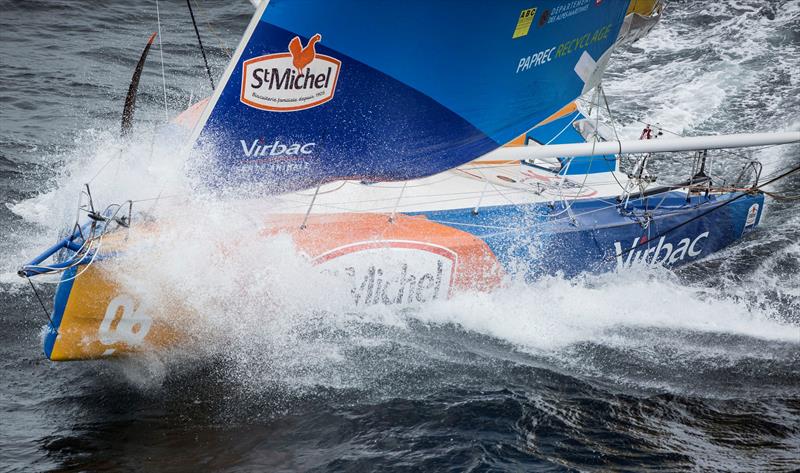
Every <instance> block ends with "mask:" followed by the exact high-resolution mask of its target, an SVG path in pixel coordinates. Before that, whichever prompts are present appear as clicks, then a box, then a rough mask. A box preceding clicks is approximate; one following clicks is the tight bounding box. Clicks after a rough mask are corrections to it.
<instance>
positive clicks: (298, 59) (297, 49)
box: [289, 33, 322, 72]
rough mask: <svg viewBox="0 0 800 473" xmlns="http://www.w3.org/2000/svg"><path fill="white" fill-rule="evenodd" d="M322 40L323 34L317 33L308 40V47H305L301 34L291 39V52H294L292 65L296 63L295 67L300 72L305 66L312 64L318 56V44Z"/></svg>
mask: <svg viewBox="0 0 800 473" xmlns="http://www.w3.org/2000/svg"><path fill="white" fill-rule="evenodd" d="M321 40H322V35H320V34H319V33H318V34H315V35H314V36H312V37H311V39H310V40H308V44H307V45H306V47H305V48H304V47H303V43H302V42H301V41H300V37H299V36H295V37H294V38H293V39H292V40H291V41H289V52H290V53H292V65H294V67H295V69H297V71H298V72H300V71H302V70H303V68H304V67H306V66H307V65H309V64H311V61H313V60H314V58H315V57H316V56H317V51H316V49H315V47H316V44H317V43H318V42H319V41H321Z"/></svg>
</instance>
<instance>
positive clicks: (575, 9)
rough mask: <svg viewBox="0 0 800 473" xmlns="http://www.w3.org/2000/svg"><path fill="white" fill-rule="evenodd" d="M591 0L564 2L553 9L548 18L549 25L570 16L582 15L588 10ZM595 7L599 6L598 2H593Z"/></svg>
mask: <svg viewBox="0 0 800 473" xmlns="http://www.w3.org/2000/svg"><path fill="white" fill-rule="evenodd" d="M590 3H591V0H573V1H571V2H564V3H562V4H561V5H559V6H557V7H555V8H553V10H552V12H551V16H550V20H549V21H550V23H557V22H559V21H561V20H565V19H567V18H569V17H571V16H575V15H577V14H579V13H583V12H585V11H587V10H589V6H590ZM594 3H595V5H599V4H600V3H599V2H596V1H595V2H594Z"/></svg>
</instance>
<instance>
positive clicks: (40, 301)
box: [25, 276, 58, 335]
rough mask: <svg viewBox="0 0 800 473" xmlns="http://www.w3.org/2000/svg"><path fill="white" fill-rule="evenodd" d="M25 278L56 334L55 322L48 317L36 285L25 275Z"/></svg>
mask: <svg viewBox="0 0 800 473" xmlns="http://www.w3.org/2000/svg"><path fill="white" fill-rule="evenodd" d="M25 279H26V280H27V281H28V284H30V285H31V289H33V294H34V295H36V299H37V300H38V301H39V305H40V306H42V311H43V312H44V315H45V317H47V321H48V322H50V327H51V328H52V329H53V330H54V331H55V332H56V335H58V329H56V324H54V323H53V318H52V317H50V311H48V310H47V307H45V305H44V301H43V300H42V297H41V296H40V295H39V291H37V290H36V286H34V285H33V281H31V278H29V277H27V276H25Z"/></svg>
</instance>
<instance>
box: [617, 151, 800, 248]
mask: <svg viewBox="0 0 800 473" xmlns="http://www.w3.org/2000/svg"><path fill="white" fill-rule="evenodd" d="M798 171H800V166H796V167H794V168H792V169H790V170H788V171H786V172H784V173H783V174H781V175H779V176H778V177H776V178H774V179H771V180H769V181H767V182H765V183H764V184H761V185H760V186H758V187H756V188H754V189H753V190H754V191H761V188H762V187H765V186H768V185H770V184H772V183H773V182H775V181H778V180H780V179H783V178H784V177H787V176H789V175H790V174H794V173H796V172H798ZM746 195H750V194H749V193H747V192H742V193H741V194H739V195H737V196H736V197H734V198H732V199H730V200H728V201H727V202H725V203H723V204H720V205H718V206H717V207H714V208H712V209H709V210H707V211H705V212H703V213H701V214H699V215H695V216H694V217H692V218H690V219H689V220H686V221H685V222H681V223H679V224H677V225H675V226H674V227H672V228H669V229H667V230H665V231H663V232H661V233H659V234H658V235H656V236H655V237H652V238H650V237H649V235H648V238H647V241H648V242H650V241H651V240H653V239H655V240H658V239H659V238H661V237H662V236H665V235H667V234H669V233H672V232H673V231H675V230H677V229H679V228H681V227H683V226H685V225H688V224H690V223H691V222H694V221H695V220H697V219H700V218H702V217H705V216H706V215H708V214H710V213H711V212H715V211H717V210H719V209H721V208H723V207H725V206H727V205H729V204H732V203H734V202H736V201H737V200H739V199H741V198H742V197H744V196H746ZM638 247H639V245H633V246H631V247H630V248H628V249H626V250H624V251H621V252H619V253H617V254H616V255H614V257H615V258H618V257H620V256H625V255H626V254H628V253H630V252H631V251H633V250H635V249H636V248H638Z"/></svg>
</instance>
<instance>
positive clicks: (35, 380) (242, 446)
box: [0, 0, 800, 472]
mask: <svg viewBox="0 0 800 473" xmlns="http://www.w3.org/2000/svg"><path fill="white" fill-rule="evenodd" d="M394 6H395V7H397V8H402V2H399V3H396V4H395V5H394ZM158 7H159V9H158V15H159V16H160V18H161V25H160V29H161V33H162V34H161V41H157V42H156V45H155V46H154V48H153V50H152V51H151V54H150V58H149V59H148V62H147V65H146V68H145V73H144V75H143V77H142V84H141V94H140V97H139V110H138V112H137V118H136V129H135V133H134V138H133V143H127V144H125V145H124V146H123V145H122V144H121V143H120V142H119V140H118V138H117V135H118V130H119V121H120V115H121V110H122V105H123V101H124V97H125V93H126V92H127V88H128V82H129V80H130V75H131V72H132V70H133V67H134V65H135V63H136V61H137V59H138V56H139V54H140V52H141V49H142V47H143V46H144V43H145V42H146V39H147V37H148V36H149V34H150V33H152V32H154V31H157V30H158V29H159V26H158V23H157V12H156V3H155V2H154V1H124V2H108V1H98V0H42V1H35V2H34V1H21V0H17V1H9V0H0V201H1V202H2V203H4V205H2V206H0V252H2V254H3V258H2V261H0V471H2V472H6V471H20V472H28V471H147V472H151V471H359V472H360V471H442V470H447V471H724V472H739V471H741V472H762V471H771V472H789V471H796V470H797V469H798V468H800V315H798V314H800V275H799V274H798V273H799V272H800V202H799V201H797V200H775V201H772V200H771V201H770V203H769V205H768V213H767V215H766V216H765V218H764V220H763V223H762V225H761V227H760V229H759V230H758V231H756V232H753V233H751V234H749V235H748V236H747V237H746V238H745V239H744V240H742V241H741V242H739V243H738V244H736V245H735V246H733V247H731V248H729V249H727V250H725V251H723V252H720V253H718V254H716V255H714V256H713V257H711V258H709V259H707V260H705V261H702V262H699V263H696V264H693V265H691V266H688V267H684V268H682V269H680V270H678V271H676V272H670V271H666V270H659V269H637V270H633V271H631V272H628V273H620V274H609V275H601V276H586V277H582V278H578V279H575V280H564V279H560V278H547V279H544V280H541V281H538V282H535V283H532V284H524V283H518V282H514V283H510V284H509V285H508V287H506V288H504V289H502V290H499V291H497V292H495V293H492V294H466V295H463V296H459V297H457V298H456V299H454V300H451V301H448V302H443V303H441V304H438V305H435V306H432V307H428V308H425V309H423V310H421V311H416V312H400V313H397V312H392V311H388V310H384V311H380V310H376V311H374V312H366V313H361V314H352V313H349V312H347V311H345V310H343V309H339V308H338V307H337V306H336V305H335V304H333V305H331V306H326V303H329V297H328V296H329V295H328V294H327V293H326V289H325V288H324V287H317V286H315V285H314V284H309V283H308V281H309V280H310V279H309V278H310V277H311V276H310V275H308V274H304V273H303V271H301V270H299V269H297V265H295V264H293V262H292V260H291V258H290V257H288V256H286V253H287V251H285V250H286V248H285V246H282V245H283V244H282V243H281V242H275V244H274V245H271V246H270V247H269V248H260V249H259V252H258V257H257V258H256V259H255V260H251V259H247V258H244V257H243V255H238V256H237V255H233V256H231V257H230V259H229V260H226V259H224V258H222V259H221V258H219V257H218V256H219V255H218V254H214V252H215V251H216V249H215V248H209V247H208V246H209V245H204V244H203V239H204V237H206V236H208V235H220V234H221V235H223V236H224V237H225V238H229V239H231V240H236V239H237V232H238V231H245V230H246V229H245V228H244V227H243V226H242V224H241V223H240V221H242V220H244V219H238V218H235V217H237V214H236V209H235V208H233V209H232V208H230V206H228V205H226V204H225V203H218V202H213V201H205V202H203V204H202V205H198V207H199V208H189V209H187V210H186V212H185V214H184V213H181V214H180V215H174V216H172V218H174V219H175V221H176V226H175V227H176V228H178V229H180V231H179V232H178V233H176V238H180V242H181V244H180V245H177V244H176V245H175V247H174V248H173V251H170V252H169V253H168V254H164V255H162V256H163V257H162V258H160V259H158V260H157V261H140V262H138V264H134V265H132V266H133V267H137V266H138V267H139V269H142V268H145V269H146V272H145V273H144V274H147V276H146V277H139V278H138V279H137V281H140V282H142V283H143V284H144V283H148V284H152V285H154V287H156V286H161V285H163V284H164V283H170V281H171V283H172V284H173V286H174V287H176V288H177V289H175V291H174V293H173V294H172V296H173V298H175V299H179V300H181V299H182V300H184V301H187V302H189V301H191V302H193V303H194V306H195V307H196V308H198V310H199V317H200V318H201V319H203V320H204V321H205V325H204V326H203V327H202V329H200V330H199V331H198V333H197V334H195V335H196V338H197V339H198V340H200V341H201V345H202V347H201V348H198V349H196V350H189V351H185V352H179V353H164V354H151V355H146V356H145V355H143V356H139V357H134V358H131V359H126V360H116V361H102V362H88V363H52V362H49V361H47V360H45V359H44V358H43V355H42V350H41V329H42V326H43V320H44V317H45V316H44V314H43V313H42V309H41V307H40V306H39V305H38V302H37V301H36V299H35V298H34V296H33V295H32V292H31V290H30V287H29V286H27V285H26V284H25V282H24V281H22V280H20V279H19V278H17V277H16V274H15V268H16V267H17V266H18V265H20V264H21V263H23V262H24V261H26V260H27V259H28V258H31V257H32V256H34V255H35V254H37V253H38V252H39V251H40V250H41V249H43V248H45V247H46V246H47V245H49V244H51V243H52V242H53V241H55V239H56V238H57V236H58V235H59V232H60V231H61V230H62V229H63V228H64V227H65V226H68V225H70V223H71V220H72V219H74V215H75V207H76V204H77V200H78V194H79V192H80V186H81V185H82V184H83V183H86V182H91V184H92V188H93V192H94V193H95V194H96V198H97V200H98V201H106V202H107V201H114V200H117V201H121V200H124V199H127V198H131V197H133V198H144V197H145V196H153V195H160V194H163V195H165V196H166V195H167V194H169V193H171V192H182V191H185V190H186V189H184V188H183V187H182V186H183V185H184V184H183V181H182V176H183V175H184V174H185V169H184V168H183V167H182V165H181V163H179V162H177V161H176V160H177V156H176V155H177V153H176V152H175V150H174V149H169V148H164V147H160V146H158V145H157V144H156V143H155V140H154V139H153V130H155V129H156V128H157V126H158V125H159V124H160V123H162V122H163V121H164V120H165V116H166V117H168V118H173V117H174V116H175V115H177V113H178V112H179V111H180V110H182V109H184V108H185V107H186V106H187V105H188V104H190V103H192V102H194V101H197V100H198V98H202V97H205V96H207V95H208V94H209V93H210V88H209V85H208V80H207V77H206V74H205V70H204V68H203V65H202V64H203V63H202V58H201V57H200V55H199V53H198V50H197V47H196V40H195V38H194V32H193V29H192V25H191V21H190V18H189V15H188V12H187V10H186V4H185V3H184V2H180V1H161V2H160V3H159V5H158ZM195 9H196V11H195V14H196V16H197V18H198V22H199V27H200V31H201V33H202V35H203V40H204V43H205V44H206V46H207V48H208V52H209V55H210V57H209V59H210V63H211V67H212V70H213V73H214V75H215V76H219V75H220V74H221V73H222V71H223V69H224V67H225V64H226V62H227V57H228V54H230V51H231V50H232V49H233V48H234V47H235V45H236V43H237V41H238V38H239V37H240V35H241V33H242V32H243V30H244V28H245V26H246V24H247V22H248V19H249V17H250V15H251V13H252V7H251V6H250V4H249V2H247V1H245V0H241V1H238V0H227V1H211V0H198V1H197V2H196V8H195ZM390 27H391V25H390V24H388V23H387V28H390ZM162 53H163V64H164V65H163V67H164V76H163V81H162V65H161V64H162V63H161V57H162ZM164 86H165V87H164ZM605 89H606V92H607V94H608V98H609V102H610V105H611V109H612V112H613V114H612V118H613V119H614V120H615V121H616V123H617V124H618V131H619V132H620V133H621V134H622V135H623V136H626V137H638V134H639V132H640V131H641V129H642V128H643V126H644V124H645V123H650V124H656V123H658V124H660V126H661V127H662V128H663V129H665V130H669V131H670V132H676V133H681V134H687V135H691V134H704V133H723V132H756V131H773V130H786V129H794V130H797V129H798V128H800V2H798V1H797V0H792V1H775V0H768V1H764V0H759V1H756V0H740V1H731V0H722V1H718V2H708V1H705V0H684V1H677V0H676V1H672V2H670V3H669V5H668V8H667V10H666V12H665V15H664V19H663V21H662V22H661V24H659V25H658V26H657V27H656V29H655V30H654V31H653V32H652V33H651V34H650V36H649V37H647V38H645V39H644V40H642V41H640V42H638V43H636V44H634V45H632V46H628V47H625V48H623V49H622V50H620V51H618V52H617V53H615V56H614V57H613V59H612V65H611V69H610V71H609V72H608V73H607V76H606V79H605ZM165 92H166V93H165ZM165 96H166V106H165V101H164V99H165ZM122 149H124V151H123V153H124V156H123V155H120V154H119V153H120V150H122ZM117 156H121V157H119V158H115V157H117ZM714 156H715V158H716V159H715V164H714V165H713V166H715V167H712V173H717V174H719V175H722V174H724V173H728V174H730V173H735V172H734V171H735V169H737V168H738V167H740V166H741V165H742V164H743V163H744V162H746V160H747V159H758V160H759V161H761V162H762V163H763V164H764V171H763V178H767V177H768V176H772V175H776V174H777V173H779V172H781V170H783V169H786V168H788V167H791V166H793V165H797V164H800V147H798V146H782V147H771V148H766V149H759V150H749V151H738V152H736V153H733V154H732V153H716V154H715V155H714ZM687 162H688V161H687V160H686V158H685V157H677V158H675V157H673V158H663V159H661V160H660V161H658V162H655V163H653V168H652V169H653V171H654V172H655V173H656V174H659V179H660V180H662V182H663V181H664V180H668V179H671V178H678V177H680V176H681V175H685V174H686V173H687V170H686V163H687ZM628 165H629V163H628ZM681 173H683V174H681ZM771 190H772V191H773V192H775V193H777V194H779V195H784V196H786V195H788V196H791V195H797V194H800V176H798V175H795V176H794V177H792V178H789V179H785V180H783V181H780V182H778V183H777V184H775V185H774V186H772V187H771ZM154 205H155V204H154ZM181 232H183V233H181ZM273 246H274V247H273ZM288 253H290V252H288ZM237 258H239V259H237ZM237 264H242V265H246V264H250V265H251V266H248V267H253V268H257V269H258V271H256V272H255V273H254V274H253V275H247V274H245V275H242V274H241V273H240V272H236V271H234V272H231V269H230V267H231V266H236V265H237ZM170 278H172V279H170ZM311 280H313V279H311ZM40 291H41V292H42V293H43V294H44V295H45V296H46V297H51V296H52V291H53V288H52V285H45V284H42V286H41V287H40Z"/></svg>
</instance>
